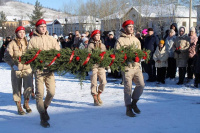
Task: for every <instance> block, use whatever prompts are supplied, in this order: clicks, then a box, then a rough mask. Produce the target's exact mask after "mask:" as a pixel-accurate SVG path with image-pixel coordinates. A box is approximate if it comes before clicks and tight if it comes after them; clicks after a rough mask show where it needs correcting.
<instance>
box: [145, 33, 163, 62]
mask: <svg viewBox="0 0 200 133" xmlns="http://www.w3.org/2000/svg"><path fill="white" fill-rule="evenodd" d="M158 45H159V39H158V37H157V36H156V35H154V34H153V35H151V36H147V37H146V38H145V41H144V48H145V49H148V50H150V51H151V53H150V56H151V59H153V54H154V52H155V50H156V47H157V46H158Z"/></svg>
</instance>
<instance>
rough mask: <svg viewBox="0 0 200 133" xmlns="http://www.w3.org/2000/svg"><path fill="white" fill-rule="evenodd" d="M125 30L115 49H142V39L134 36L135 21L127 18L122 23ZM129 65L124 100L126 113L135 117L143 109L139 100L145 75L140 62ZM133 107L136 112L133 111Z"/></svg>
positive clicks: (125, 75)
mask: <svg viewBox="0 0 200 133" xmlns="http://www.w3.org/2000/svg"><path fill="white" fill-rule="evenodd" d="M122 27H123V28H124V32H122V33H121V35H120V37H119V39H118V40H117V42H116V44H115V49H116V50H117V49H120V48H121V47H124V48H132V49H141V44H140V41H139V40H138V39H137V38H136V37H135V36H134V21H133V20H127V21H125V22H124V23H123V24H122ZM128 64H129V65H128V66H125V72H124V101H125V106H126V115H127V116H129V117H135V113H138V114H139V113H140V112H141V111H140V110H139V108H138V107H137V102H138V100H139V98H140V96H141V95H142V93H143V89H144V86H145V84H144V77H143V74H142V71H141V69H140V62H139V61H137V60H136V61H133V62H129V63H128ZM132 82H134V83H135V85H136V86H135V89H134V91H133V93H132ZM132 109H133V110H134V112H135V113H133V111H132Z"/></svg>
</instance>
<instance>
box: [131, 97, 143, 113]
mask: <svg viewBox="0 0 200 133" xmlns="http://www.w3.org/2000/svg"><path fill="white" fill-rule="evenodd" d="M137 101H138V100H137V99H133V101H132V104H131V106H132V108H133V110H134V112H135V113H137V114H139V113H140V112H141V111H140V110H139V108H138V107H137Z"/></svg>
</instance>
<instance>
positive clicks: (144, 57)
mask: <svg viewBox="0 0 200 133" xmlns="http://www.w3.org/2000/svg"><path fill="white" fill-rule="evenodd" d="M143 53H145V56H143V59H144V60H146V59H147V52H146V51H143Z"/></svg>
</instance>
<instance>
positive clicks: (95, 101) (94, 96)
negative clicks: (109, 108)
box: [93, 95, 101, 106]
mask: <svg viewBox="0 0 200 133" xmlns="http://www.w3.org/2000/svg"><path fill="white" fill-rule="evenodd" d="M93 98H94V106H101V104H100V103H99V101H98V99H97V95H93Z"/></svg>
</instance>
